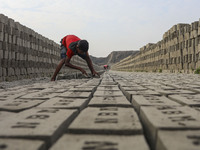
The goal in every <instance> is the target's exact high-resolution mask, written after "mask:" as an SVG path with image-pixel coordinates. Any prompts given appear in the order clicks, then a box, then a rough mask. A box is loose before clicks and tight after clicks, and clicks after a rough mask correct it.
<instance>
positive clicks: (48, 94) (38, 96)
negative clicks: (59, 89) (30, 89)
mask: <svg viewBox="0 0 200 150" xmlns="http://www.w3.org/2000/svg"><path fill="white" fill-rule="evenodd" d="M58 94H59V93H54V92H53V91H52V90H49V89H45V90H41V91H38V92H34V93H28V94H26V95H23V96H22V97H20V98H21V99H32V100H48V99H50V98H53V97H55V96H57V95H58Z"/></svg>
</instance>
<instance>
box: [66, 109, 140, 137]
mask: <svg viewBox="0 0 200 150" xmlns="http://www.w3.org/2000/svg"><path fill="white" fill-rule="evenodd" d="M69 132H71V133H98V134H120V135H123V134H131V135H133V134H142V126H141V124H140V121H139V118H138V116H137V114H136V112H135V111H134V109H133V108H120V107H100V108H95V107H88V108H86V109H84V110H83V111H82V112H81V113H80V114H79V116H78V117H77V118H76V119H75V120H74V121H73V122H72V124H71V125H70V126H69Z"/></svg>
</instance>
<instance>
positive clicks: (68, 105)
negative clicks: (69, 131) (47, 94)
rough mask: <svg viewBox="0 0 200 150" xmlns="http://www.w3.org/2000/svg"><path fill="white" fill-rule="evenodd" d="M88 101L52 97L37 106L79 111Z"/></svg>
mask: <svg viewBox="0 0 200 150" xmlns="http://www.w3.org/2000/svg"><path fill="white" fill-rule="evenodd" d="M87 103H88V99H87V98H86V99H76V98H62V97H54V98H51V99H50V100H48V101H46V102H44V103H42V104H41V105H39V106H38V107H39V108H56V109H78V110H79V111H80V110H82V109H84V108H85V107H86V106H87Z"/></svg>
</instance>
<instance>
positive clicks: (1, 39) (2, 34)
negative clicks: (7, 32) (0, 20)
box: [0, 31, 4, 41]
mask: <svg viewBox="0 0 200 150" xmlns="http://www.w3.org/2000/svg"><path fill="white" fill-rule="evenodd" d="M3 40H4V33H3V32H1V31H0V41H3Z"/></svg>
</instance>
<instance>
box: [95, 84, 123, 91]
mask: <svg viewBox="0 0 200 150" xmlns="http://www.w3.org/2000/svg"><path fill="white" fill-rule="evenodd" d="M107 90H108V91H119V87H118V86H117V85H116V86H115V85H114V86H112V85H111V86H110V85H108V86H106V85H105V86H99V87H98V88H97V91H107Z"/></svg>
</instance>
